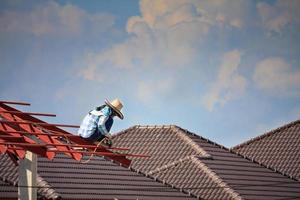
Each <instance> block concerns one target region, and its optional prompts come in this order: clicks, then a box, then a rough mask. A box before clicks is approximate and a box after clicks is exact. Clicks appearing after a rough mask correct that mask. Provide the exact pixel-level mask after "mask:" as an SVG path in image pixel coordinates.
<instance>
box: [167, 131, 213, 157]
mask: <svg viewBox="0 0 300 200" xmlns="http://www.w3.org/2000/svg"><path fill="white" fill-rule="evenodd" d="M172 129H173V130H174V132H175V133H177V134H178V136H179V137H180V138H181V139H182V140H184V141H185V142H186V143H187V144H188V145H190V146H191V147H192V148H193V149H194V150H195V151H196V152H197V153H199V154H201V155H203V156H205V157H212V156H211V155H210V154H209V153H208V152H207V151H205V150H204V149H203V148H202V147H200V146H199V145H198V144H197V143H196V142H195V141H194V140H192V139H191V138H190V137H188V136H187V135H186V134H185V133H188V131H183V129H181V128H180V127H178V126H173V127H172ZM180 133H182V134H180Z"/></svg>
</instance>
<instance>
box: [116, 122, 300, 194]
mask: <svg viewBox="0 0 300 200" xmlns="http://www.w3.org/2000/svg"><path fill="white" fill-rule="evenodd" d="M157 136H159V138H157ZM131 138H133V140H131ZM172 138H173V139H172ZM113 140H114V141H113V142H114V144H115V145H117V146H125V147H128V148H130V149H131V151H132V152H135V151H136V150H137V149H138V150H139V151H140V152H139V153H142V154H148V155H150V156H151V157H150V158H149V159H144V158H134V159H133V161H132V168H134V169H136V170H140V171H141V172H143V173H146V174H147V173H149V174H151V175H154V176H155V177H157V178H158V179H160V180H163V181H165V182H166V183H168V184H171V185H174V186H175V187H179V188H181V189H184V190H187V191H188V192H190V193H192V194H194V195H196V196H199V197H200V198H204V199H224V198H225V199H241V198H243V199H256V198H257V199H260V198H261V199H275V198H277V196H280V195H281V196H282V195H284V196H286V197H291V198H294V197H299V198H300V184H299V183H297V182H295V181H294V180H292V179H289V178H287V177H285V176H282V175H281V174H279V173H276V172H274V171H272V170H270V169H267V168H265V167H263V166H261V165H259V164H258V163H256V162H254V161H251V160H249V159H245V158H243V157H242V156H240V155H238V154H236V153H234V152H232V151H231V150H229V149H227V148H225V147H224V146H222V145H218V144H216V143H214V142H212V141H210V140H208V139H205V138H202V137H200V136H198V135H196V134H193V133H190V132H188V131H187V130H184V129H181V128H179V127H176V126H163V127H157V126H135V127H132V128H130V129H127V130H124V131H122V132H120V133H119V134H117V135H116V136H115V137H114V139H113ZM124 141H126V142H124ZM165 141H174V142H173V143H172V144H171V145H170V144H169V143H168V142H165ZM129 153H130V152H129ZM257 185H258V186H257ZM278 187H280V188H281V189H282V191H281V194H276V192H277V191H278V190H277V189H278ZM247 188H251V189H249V191H248V189H247Z"/></svg>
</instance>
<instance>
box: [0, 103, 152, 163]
mask: <svg viewBox="0 0 300 200" xmlns="http://www.w3.org/2000/svg"><path fill="white" fill-rule="evenodd" d="M6 104H19V105H30V104H28V103H24V102H12V101H0V116H1V118H2V119H1V121H0V151H1V152H6V153H10V154H11V155H16V156H17V157H19V158H23V157H24V155H25V151H26V150H29V151H32V152H33V153H36V154H39V155H42V156H44V157H48V158H49V159H52V158H53V156H54V155H55V153H65V154H67V155H70V156H72V157H73V158H74V159H76V160H80V159H81V158H82V156H83V155H86V154H93V155H99V156H105V157H107V158H109V159H112V160H114V161H116V162H119V163H122V164H123V165H125V166H129V165H130V162H131V161H130V160H128V159H127V158H126V156H127V157H149V156H146V155H140V154H119V153H114V152H112V151H110V150H126V151H127V150H129V149H128V148H119V147H114V148H106V147H104V146H101V145H100V146H98V147H97V146H96V145H95V144H93V143H90V142H88V141H86V140H84V139H83V138H81V137H79V136H76V135H72V134H70V133H69V132H67V131H65V130H63V129H60V128H58V127H57V126H62V127H71V128H79V126H76V125H65V124H48V123H46V122H44V121H42V120H40V119H37V118H35V117H33V116H31V115H40V116H54V115H51V114H45V113H30V112H21V111H19V110H17V109H15V108H12V107H10V106H8V105H6ZM60 137H61V138H65V139H67V140H68V141H69V142H70V143H68V144H65V143H62V142H61V141H60V140H59V138H60ZM34 138H35V139H34ZM33 139H34V140H33ZM74 148H83V149H85V150H86V151H78V150H76V149H74ZM41 150H44V151H41ZM38 151H40V152H38Z"/></svg>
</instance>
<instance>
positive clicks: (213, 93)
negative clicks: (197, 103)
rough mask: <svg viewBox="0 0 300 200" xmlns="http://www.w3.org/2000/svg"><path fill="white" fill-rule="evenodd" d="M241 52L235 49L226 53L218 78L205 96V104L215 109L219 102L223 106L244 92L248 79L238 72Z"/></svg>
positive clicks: (211, 109)
mask: <svg viewBox="0 0 300 200" xmlns="http://www.w3.org/2000/svg"><path fill="white" fill-rule="evenodd" d="M240 60H241V52H240V51H239V50H233V51H230V52H227V53H225V54H224V57H223V61H222V64H221V66H220V69H219V73H218V76H217V80H215V81H214V83H213V84H212V85H211V88H210V90H209V91H208V92H207V93H206V94H205V95H204V97H203V99H202V100H203V104H204V106H205V107H206V108H207V109H208V110H209V111H213V110H214V108H215V106H216V105H217V104H220V105H221V106H223V105H224V104H225V103H226V102H228V101H230V100H234V99H236V98H238V97H239V96H240V95H242V94H243V92H244V90H245V87H246V79H245V78H244V77H243V76H242V75H240V74H239V73H238V72H237V69H238V66H239V65H240Z"/></svg>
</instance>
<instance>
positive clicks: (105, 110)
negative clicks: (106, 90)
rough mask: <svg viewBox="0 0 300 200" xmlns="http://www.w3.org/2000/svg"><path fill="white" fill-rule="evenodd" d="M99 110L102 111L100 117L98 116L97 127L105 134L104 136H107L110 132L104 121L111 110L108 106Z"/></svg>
mask: <svg viewBox="0 0 300 200" xmlns="http://www.w3.org/2000/svg"><path fill="white" fill-rule="evenodd" d="M101 112H102V115H100V117H99V121H98V128H99V130H100V131H101V133H102V134H103V135H105V136H106V137H109V136H110V134H109V132H108V131H107V129H106V126H105V123H106V121H107V120H108V118H109V116H110V114H111V110H110V108H103V109H102V110H101Z"/></svg>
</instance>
